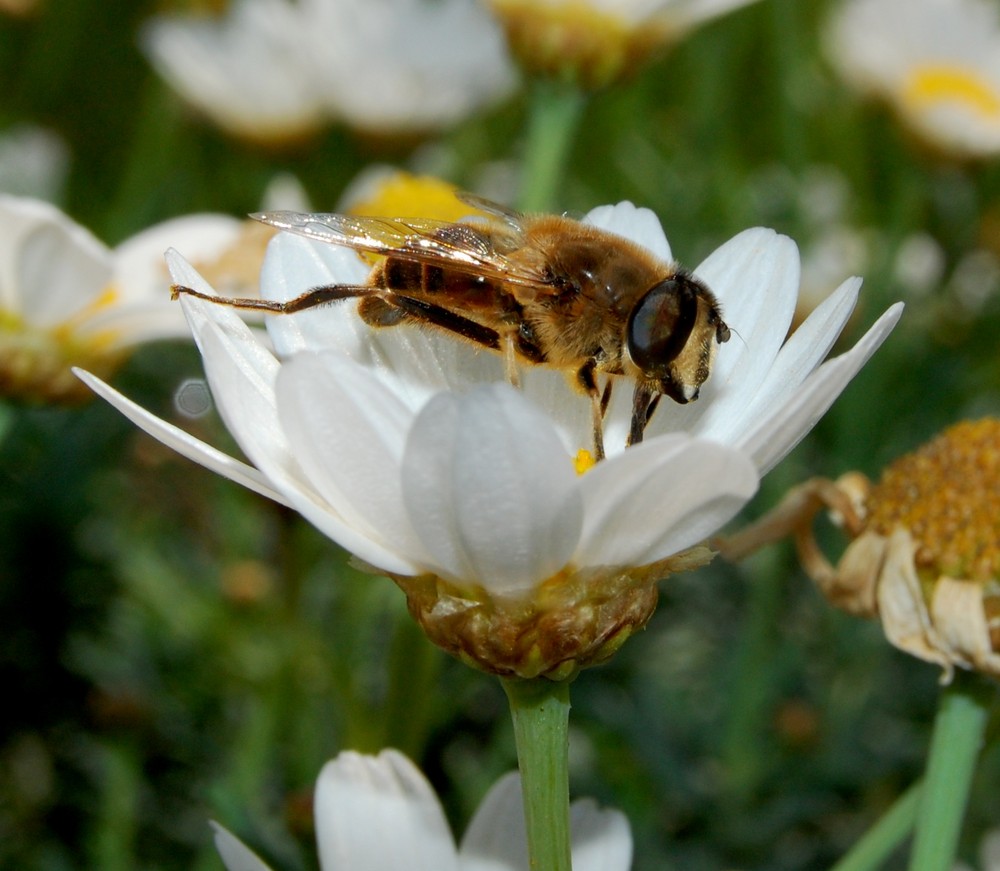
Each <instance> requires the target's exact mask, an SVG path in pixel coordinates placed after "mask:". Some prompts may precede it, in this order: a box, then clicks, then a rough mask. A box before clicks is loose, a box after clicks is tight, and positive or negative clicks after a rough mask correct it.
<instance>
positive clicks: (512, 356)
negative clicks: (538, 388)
mask: <svg viewBox="0 0 1000 871" xmlns="http://www.w3.org/2000/svg"><path fill="white" fill-rule="evenodd" d="M503 373H504V375H505V376H506V378H507V381H508V383H509V384H510V385H511V386H512V387H520V386H521V373H520V371H519V370H518V368H517V345H516V341H515V337H514V334H513V333H504V336H503Z"/></svg>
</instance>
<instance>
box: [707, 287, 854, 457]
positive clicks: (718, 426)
mask: <svg viewBox="0 0 1000 871" xmlns="http://www.w3.org/2000/svg"><path fill="white" fill-rule="evenodd" d="M860 290H861V279H860V278H849V279H848V280H847V281H845V282H844V283H843V284H841V285H840V287H838V288H837V289H836V290H835V291H834V292H833V293H831V294H830V296H828V297H827V298H826V299H825V300H823V302H822V303H821V304H820V305H818V306H817V307H816V308H815V309H814V310H813V312H812V313H811V314H810V315H809V317H808V318H806V320H805V321H804V322H803V323H802V325H801V326H800V327H799V328H798V329H797V330H796V331H795V332H794V333H792V335H791V336H790V337H789V339H788V341H787V342H785V344H784V345H783V346H782V348H781V350H780V351H779V352H778V356H777V358H776V359H775V361H774V365H772V367H771V371H770V372H768V373H767V377H766V379H765V380H764V383H763V384H762V385H761V388H760V389H759V390H758V391H757V393H756V394H755V395H754V397H753V400H752V401H751V402H750V404H749V405H747V407H746V408H745V409H744V410H743V412H742V413H741V414H736V415H732V416H731V418H730V419H728V420H726V419H718V420H716V421H714V422H713V423H714V425H713V426H712V429H711V432H710V433H704V434H705V435H707V436H708V437H710V438H716V439H718V440H719V441H722V442H727V443H728V442H732V441H735V439H736V437H737V434H738V433H742V432H746V430H747V429H749V428H750V427H751V426H752V422H753V421H756V420H759V419H760V418H761V417H762V416H763V414H764V409H767V408H773V407H774V406H775V405H779V404H781V403H782V402H783V401H784V400H785V399H786V398H787V397H788V396H789V395H790V394H791V393H793V392H794V391H795V390H796V389H797V388H798V386H799V385H800V384H801V383H802V382H803V381H804V380H805V379H806V378H807V377H808V376H809V374H810V373H812V372H813V370H814V369H815V368H816V367H817V366H819V364H820V363H821V362H822V361H823V360H824V359H825V358H826V355H827V354H828V353H829V352H830V348H831V347H833V343H834V342H835V341H836V340H837V337H838V336H839V335H840V333H841V331H842V330H843V328H844V325H845V324H846V323H847V320H848V318H850V316H851V312H853V311H854V306H855V304H856V303H857V300H858V292H859V291H860Z"/></svg>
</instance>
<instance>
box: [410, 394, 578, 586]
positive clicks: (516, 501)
mask: <svg viewBox="0 0 1000 871" xmlns="http://www.w3.org/2000/svg"><path fill="white" fill-rule="evenodd" d="M403 498H404V499H405V501H406V508H407V510H408V512H409V514H410V519H411V522H412V523H413V526H414V527H415V528H416V530H417V533H418V534H419V535H420V537H421V539H422V540H423V542H424V544H425V546H426V547H427V549H428V550H429V551H430V552H431V554H432V555H433V557H434V559H435V560H436V561H437V563H438V565H439V567H440V571H439V573H440V574H442V575H444V576H445V577H450V578H453V579H456V580H460V581H463V582H466V583H470V582H471V583H478V584H480V585H482V586H484V587H485V588H486V589H488V590H489V591H490V592H491V593H493V594H495V595H501V596H502V595H517V594H518V593H522V592H526V591H528V590H530V589H531V588H532V587H533V586H534V585H535V584H536V583H537V582H538V581H541V580H543V579H544V578H546V577H548V576H549V575H551V574H553V573H554V572H556V571H557V570H558V569H560V568H562V567H563V565H565V563H566V561H567V559H568V558H569V556H570V554H571V553H572V552H573V549H574V548H575V547H576V543H577V539H578V537H579V534H580V525H581V516H582V505H581V502H580V497H579V493H578V491H577V485H576V475H575V473H574V471H573V466H572V463H571V462H570V458H569V456H567V454H566V452H565V450H564V448H563V446H562V443H561V441H560V439H559V436H558V435H557V434H556V431H555V429H554V428H553V426H552V424H551V423H550V422H549V420H548V418H547V417H546V415H545V414H543V413H542V412H541V411H539V410H538V409H537V408H536V407H535V406H533V405H532V404H531V403H530V402H528V401H527V400H526V399H525V398H524V397H523V396H522V395H521V394H520V393H518V392H517V391H515V390H514V389H513V388H511V387H510V386H509V385H506V384H499V385H492V386H490V387H484V388H479V389H476V390H473V391H472V392H471V393H468V394H465V395H464V396H458V395H455V394H449V393H442V394H439V395H438V396H436V397H435V398H434V399H433V400H431V402H429V403H428V404H427V406H426V407H425V408H424V409H423V411H421V413H420V414H419V416H418V417H417V420H416V421H415V423H414V425H413V429H412V430H411V433H410V437H409V441H408V443H407V445H406V452H405V456H404V461H403ZM498 530H502V534H498Z"/></svg>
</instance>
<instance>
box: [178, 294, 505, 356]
mask: <svg viewBox="0 0 1000 871" xmlns="http://www.w3.org/2000/svg"><path fill="white" fill-rule="evenodd" d="M170 292H171V296H173V297H174V299H176V298H177V297H178V296H180V295H181V294H184V295H186V296H194V297H197V298H198V299H204V300H207V301H208V302H212V303H216V304H218V305H228V306H232V307H233V308H240V309H250V310H253V311H264V312H269V313H270V314H276V315H290V314H295V313H296V312H300V311H304V310H306V309H310V308H315V307H316V306H321V305H325V304H326V303H329V302H337V301H338V300H342V299H357V298H359V297H361V298H367V299H373V298H374V299H381V300H383V301H384V302H385V303H386V305H387V306H388V307H391V308H395V309H398V310H400V311H401V312H402V313H403V314H404V315H405V316H406V319H408V320H411V321H416V322H417V323H424V324H431V325H433V326H436V327H440V328H441V329H443V330H447V331H448V332H450V333H455V334H457V335H459V336H462V337H463V338H465V339H468V340H469V341H470V342H475V343H476V344H477V345H482V346H483V347H484V348H490V349H492V350H494V351H497V350H500V336H499V334H498V333H497V331H496V330H491V329H490V328H489V327H484V326H483V325H482V324H478V323H476V322H475V321H472V320H469V319H468V318H464V317H462V316H461V315H457V314H455V313H454V312H452V311H449V310H448V309H446V308H442V307H441V306H439V305H434V304H433V303H429V302H425V301H424V300H421V299H414V298H413V297H411V296H403V295H402V294H398V293H392V292H391V291H387V290H385V289H384V288H381V287H373V286H372V285H369V284H356V285H355V284H330V285H327V286H325V287H314V288H313V289H312V290H307V291H306V292H305V293H303V294H300V295H299V296H296V297H294V298H293V299H289V300H286V301H285V302H278V301H277V300H271V299H256V298H254V297H230V296H212V295H210V294H207V293H202V292H201V291H199V290H195V289H194V288H191V287H185V286H184V285H182V284H175V285H174V286H173V287H171V288H170ZM372 326H377V324H372Z"/></svg>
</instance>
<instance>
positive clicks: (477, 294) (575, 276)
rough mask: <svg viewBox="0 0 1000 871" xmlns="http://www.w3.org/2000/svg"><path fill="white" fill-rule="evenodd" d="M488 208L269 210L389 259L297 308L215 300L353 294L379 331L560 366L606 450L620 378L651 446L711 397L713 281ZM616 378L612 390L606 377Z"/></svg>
mask: <svg viewBox="0 0 1000 871" xmlns="http://www.w3.org/2000/svg"><path fill="white" fill-rule="evenodd" d="M458 196H459V198H460V199H461V200H462V201H463V202H465V203H466V204H467V205H469V206H472V207H473V208H475V209H477V210H479V211H481V212H484V213H486V216H487V217H485V218H484V219H482V220H475V219H473V220H469V221H462V222H458V223H451V222H446V221H437V220H430V219H423V218H372V217H355V216H350V215H341V214H306V213H299V212H280V211H278V212H262V213H260V214H256V215H252V217H253V218H255V219H256V220H258V221H261V222H263V223H265V224H269V225H271V226H273V227H277V228H279V229H281V230H287V231H289V232H292V233H297V234H299V235H302V236H306V237H308V238H310V239H316V240H319V241H321V242H329V243H331V244H334V245H345V246H347V247H349V248H353V249H355V250H356V251H359V252H363V253H366V254H374V255H379V256H380V259H379V260H378V262H377V263H376V265H375V266H374V267H373V268H372V271H371V273H370V275H369V276H368V279H367V281H366V282H365V283H364V284H359V285H341V284H335V285H329V286H326V287H316V288H313V289H311V290H308V291H306V292H305V293H303V294H301V295H300V296H297V297H295V298H294V299H290V300H288V301H286V302H275V301H270V300H261V299H233V298H225V297H215V296H207V295H204V294H202V293H199V292H198V291H195V290H193V289H191V288H188V287H183V286H179V285H175V286H174V287H173V295H174V296H175V297H176V296H177V295H179V294H189V295H191V296H196V297H201V298H203V299H208V300H210V301H211V302H214V303H221V304H223V305H230V306H235V307H237V308H243V309H256V310H262V311H265V312H269V313H271V314H292V313H294V312H300V311H303V310H305V309H310V308H313V307H315V306H320V305H325V304H327V303H330V302H334V301H337V300H343V299H357V300H358V314H359V315H360V316H361V318H362V319H363V320H364V321H365V322H366V323H367V324H369V325H371V326H373V327H391V326H395V325H398V324H419V325H428V326H432V327H436V328H438V329H440V330H443V331H445V332H448V333H451V334H452V335H455V336H458V337H461V338H462V339H465V340H467V341H469V342H471V343H473V344H475V345H478V346H480V347H483V348H488V349H490V350H493V351H497V352H498V353H500V354H502V355H503V358H504V361H505V371H506V374H507V378H508V380H509V381H510V382H511V383H513V384H517V383H518V380H519V379H518V365H519V364H520V363H527V364H533V365H544V366H550V367H553V368H556V369H561V370H563V371H564V372H567V373H568V374H570V375H571V376H572V378H573V379H574V381H575V383H576V384H577V385H578V387H579V388H580V389H582V390H583V392H584V393H586V394H587V396H589V398H590V402H591V407H592V416H593V429H594V456H595V459H600V458H601V457H603V455H604V440H603V420H604V415H605V412H606V410H607V407H608V402H609V401H610V396H611V386H612V383H613V379H614V378H615V377H616V376H624V377H626V378H629V379H631V380H632V381H633V382H634V387H633V398H632V420H631V425H630V430H629V436H628V442H627V443H628V444H630V445H631V444H636V443H638V442H640V441H642V436H643V432H644V430H645V428H646V425H647V423H648V422H649V420H650V418H651V416H652V414H653V412H654V410H655V409H656V406H657V403H658V402H659V401H660V398H661V397H662V396H664V395H665V396H668V397H670V398H671V399H672V400H674V401H675V402H678V403H687V402H690V401H692V400H695V399H697V398H698V392H699V389H700V387H701V385H702V384H703V383H704V382H705V380H706V379H707V378H708V376H709V374H710V372H711V369H712V362H713V360H714V357H715V352H716V349H717V347H718V345H719V344H721V343H723V342H726V341H727V340H728V339H729V336H730V331H729V327H728V326H726V323H725V322H724V321H723V319H722V313H721V310H720V307H719V303H718V301H717V300H716V298H715V296H714V294H713V293H712V291H711V290H709V289H708V287H706V286H705V285H704V284H703V283H702V282H701V281H699V280H698V279H697V278H695V277H694V276H693V275H691V274H690V273H688V272H686V271H684V270H683V269H681V268H679V267H678V266H676V265H675V264H672V263H666V262H663V261H661V260H659V259H658V258H657V257H655V256H654V255H653V254H651V253H650V252H649V251H648V250H646V249H645V248H643V247H642V246H640V245H638V244H636V243H633V242H631V241H629V240H628V239H625V238H623V237H621V236H617V235H615V234H613V233H610V232H608V231H606V230H602V229H599V228H597V227H592V226H589V225H587V224H584V223H581V222H580V221H577V220H574V219H572V218H569V217H566V216H561V215H524V214H520V213H518V212H515V211H513V210H511V209H508V208H507V207H505V206H502V205H499V204H497V203H494V202H491V201H489V200H485V199H482V198H480V197H477V196H473V195H471V194H465V193H460V194H458ZM599 375H605V376H609V377H608V378H607V379H606V383H605V385H604V387H603V389H602V388H601V386H600V385H599V383H598V376H599Z"/></svg>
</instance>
